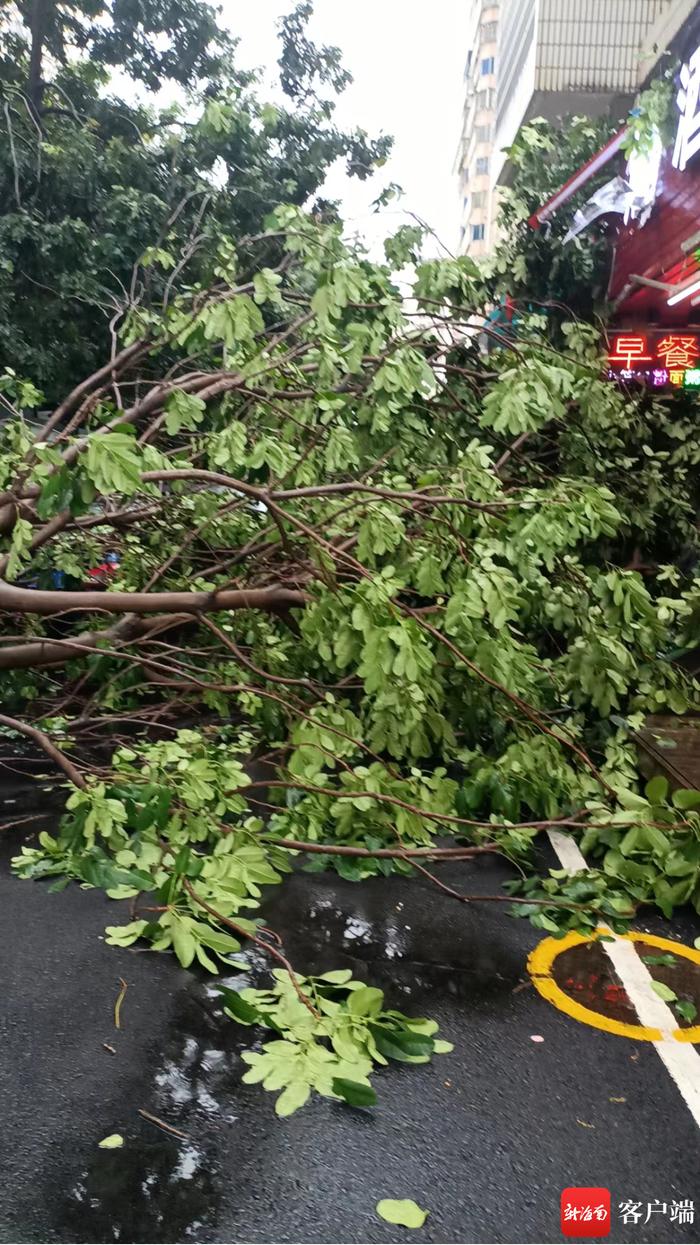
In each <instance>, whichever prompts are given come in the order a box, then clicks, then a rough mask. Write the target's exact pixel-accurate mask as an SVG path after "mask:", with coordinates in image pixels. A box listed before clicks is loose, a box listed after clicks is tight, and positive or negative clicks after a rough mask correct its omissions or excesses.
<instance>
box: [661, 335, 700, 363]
mask: <svg viewBox="0 0 700 1245" xmlns="http://www.w3.org/2000/svg"><path fill="white" fill-rule="evenodd" d="M656 353H657V355H658V357H659V359H663V361H664V365H665V367H667V368H668V370H669V371H676V370H677V369H680V370H681V371H685V369H686V368H688V367H695V361H696V359H697V357H698V339H697V337H691V336H687V335H686V334H684V333H669V334H668V335H667V336H666V337H664V338H662V340H661V341H660V342H657V346H656Z"/></svg>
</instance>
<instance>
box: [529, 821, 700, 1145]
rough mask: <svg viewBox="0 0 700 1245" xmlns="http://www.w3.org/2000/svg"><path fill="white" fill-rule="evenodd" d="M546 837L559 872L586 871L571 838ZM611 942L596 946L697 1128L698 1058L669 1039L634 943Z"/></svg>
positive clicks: (670, 1026)
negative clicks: (653, 1032)
mask: <svg viewBox="0 0 700 1245" xmlns="http://www.w3.org/2000/svg"><path fill="white" fill-rule="evenodd" d="M547 833H548V835H549V841H550V843H551V844H552V847H553V848H554V851H555V853H556V855H557V856H558V858H559V862H560V864H561V867H562V869H568V870H569V871H570V872H572V873H580V871H581V870H582V869H587V868H588V864H587V862H586V858H585V856H583V855H582V854H581V852H580V851H579V848H578V844H577V843H575V842H574V840H573V839H572V838H570V837H569V836H568V835H566V834H562V832H561V830H549V831H548V832H547ZM613 938H614V941H613V942H602V943H601V944H600V945H601V947H602V948H603V949H604V951H605V953H606V955H608V956H609V958H610V960H611V961H612V964H613V967H614V969H615V972H616V973H617V976H618V977H619V979H620V981H621V982H622V985H623V986H624V988H625V991H626V992H627V997H628V998H629V1000H630V1002H631V1003H632V1006H633V1007H634V1010H635V1011H636V1013H637V1015H638V1017H639V1020H640V1023H641V1024H643V1025H648V1026H650V1027H653V1028H655V1029H661V1032H662V1033H663V1034H664V1037H663V1039H662V1040H661V1041H660V1042H654V1043H653V1045H654V1046H655V1047H656V1051H657V1053H658V1055H659V1058H660V1059H661V1060H662V1062H663V1063H664V1065H665V1067H666V1071H667V1072H668V1073H669V1075H670V1076H671V1078H672V1080H673V1081H675V1083H676V1086H677V1088H678V1090H679V1091H680V1094H681V1096H682V1098H683V1100H684V1102H685V1104H686V1106H687V1108H688V1110H689V1111H690V1114H691V1115H692V1117H693V1119H694V1120H695V1123H696V1124H697V1125H698V1127H699V1128H700V1054H698V1052H697V1050H696V1049H695V1047H694V1046H692V1045H691V1044H690V1043H689V1042H678V1041H676V1039H675V1038H674V1037H672V1036H671V1035H672V1033H673V1031H674V1030H675V1029H677V1028H678V1021H677V1020H676V1017H675V1016H674V1014H673V1012H672V1011H671V1009H670V1007H667V1006H666V1004H665V1003H664V1001H663V999H660V998H659V997H658V995H657V994H655V993H654V991H653V990H652V988H651V982H652V981H653V978H652V976H651V973H650V972H649V970H648V968H647V966H646V964H645V963H644V962H643V960H641V959H640V957H639V956H638V954H637V951H636V949H635V945H634V943H633V942H628V941H627V940H626V939H624V938H617V937H616V936H615V935H614V934H613Z"/></svg>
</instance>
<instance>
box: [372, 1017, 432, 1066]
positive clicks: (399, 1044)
mask: <svg viewBox="0 0 700 1245" xmlns="http://www.w3.org/2000/svg"><path fill="white" fill-rule="evenodd" d="M370 1031H371V1033H372V1037H373V1038H374V1040H375V1042H376V1043H377V1050H378V1051H379V1052H380V1054H382V1055H385V1056H386V1058H387V1059H395V1060H396V1061H397V1063H411V1062H412V1061H413V1060H414V1059H425V1058H426V1057H428V1056H430V1055H431V1054H432V1053H433V1049H434V1046H435V1043H434V1042H433V1039H432V1038H431V1037H427V1036H426V1035H424V1034H422V1033H411V1032H410V1031H409V1030H408V1029H386V1028H383V1027H380V1026H379V1025H370Z"/></svg>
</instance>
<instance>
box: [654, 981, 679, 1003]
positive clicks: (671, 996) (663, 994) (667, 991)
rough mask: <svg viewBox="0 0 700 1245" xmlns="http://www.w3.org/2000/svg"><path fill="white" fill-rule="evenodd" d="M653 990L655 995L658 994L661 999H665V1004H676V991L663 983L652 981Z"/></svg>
mask: <svg viewBox="0 0 700 1245" xmlns="http://www.w3.org/2000/svg"><path fill="white" fill-rule="evenodd" d="M651 988H652V990H653V991H654V994H658V996H659V998H660V999H663V1000H664V1002H665V1003H674V1002H675V1001H676V999H677V998H678V995H677V994H676V992H675V990H672V989H671V987H670V986H667V985H665V984H664V982H663V981H652V983H651Z"/></svg>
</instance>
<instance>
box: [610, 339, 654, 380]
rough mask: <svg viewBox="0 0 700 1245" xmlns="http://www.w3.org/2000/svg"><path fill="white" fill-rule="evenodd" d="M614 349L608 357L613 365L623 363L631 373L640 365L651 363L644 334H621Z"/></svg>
mask: <svg viewBox="0 0 700 1245" xmlns="http://www.w3.org/2000/svg"><path fill="white" fill-rule="evenodd" d="M613 345H614V349H613V351H612V352H611V353H610V355H609V356H608V358H609V360H610V362H611V363H621V364H622V365H623V367H625V368H626V369H627V370H628V371H631V370H632V368H633V367H635V365H636V364H638V363H651V360H652V356H651V355H650V354H649V353H648V351H647V339H646V336H645V334H644V333H619V334H618V335H617V337H616V338H615V339H614V343H613Z"/></svg>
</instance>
